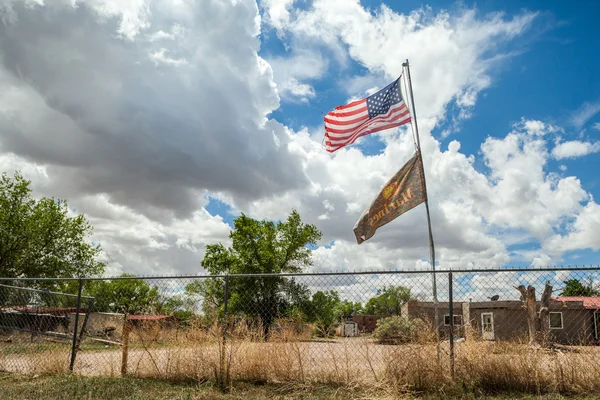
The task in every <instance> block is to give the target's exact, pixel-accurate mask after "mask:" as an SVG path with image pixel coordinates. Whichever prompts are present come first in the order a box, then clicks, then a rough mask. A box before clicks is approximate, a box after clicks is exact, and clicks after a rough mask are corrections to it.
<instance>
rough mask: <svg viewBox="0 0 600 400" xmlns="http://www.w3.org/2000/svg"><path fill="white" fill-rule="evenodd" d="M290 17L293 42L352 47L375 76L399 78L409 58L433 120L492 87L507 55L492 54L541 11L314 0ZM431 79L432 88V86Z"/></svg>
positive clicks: (420, 99)
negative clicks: (402, 10)
mask: <svg viewBox="0 0 600 400" xmlns="http://www.w3.org/2000/svg"><path fill="white" fill-rule="evenodd" d="M288 17H289V18H287V19H286V21H287V22H282V20H280V25H279V29H283V30H285V32H286V33H289V34H291V35H292V37H293V38H294V40H296V41H302V42H307V41H308V42H310V41H311V40H312V41H318V42H319V45H320V46H322V45H326V46H330V47H331V48H332V49H338V48H339V47H340V46H344V47H346V46H347V48H348V53H349V55H350V57H352V58H353V59H354V60H356V61H357V62H359V63H360V64H361V65H363V66H365V67H366V68H368V69H369V74H370V75H376V76H383V75H385V76H386V77H387V79H391V78H393V77H396V76H398V75H399V74H400V72H401V70H402V62H403V61H404V60H405V59H407V58H408V59H409V60H410V63H411V70H412V72H413V76H412V78H413V86H414V91H415V102H416V104H417V110H418V113H419V116H420V117H421V119H423V120H424V119H431V120H432V122H433V123H435V122H436V121H439V120H440V119H441V118H443V117H444V114H445V106H446V105H447V104H448V103H449V102H450V101H451V100H456V103H457V105H458V106H459V107H460V108H462V109H463V111H464V112H465V113H466V112H468V109H469V108H471V107H472V106H473V105H474V104H475V101H476V99H477V95H478V93H479V92H480V91H481V90H483V89H485V88H487V87H488V86H489V85H490V82H491V77H490V70H491V69H492V68H494V66H495V65H497V64H499V63H500V62H503V61H505V59H504V57H505V56H506V55H499V54H497V53H496V54H495V55H494V56H487V54H488V53H490V52H494V50H495V49H496V47H497V46H498V45H499V44H501V43H505V42H507V41H510V40H511V39H512V38H514V37H516V36H519V35H521V34H523V33H524V32H525V31H526V30H527V28H528V27H529V26H530V24H531V22H532V21H533V19H535V17H536V14H534V13H523V14H521V15H518V16H516V17H514V18H512V19H505V18H504V16H503V15H502V14H488V15H485V16H482V17H480V16H479V15H477V13H476V12H475V11H473V10H462V11H461V12H460V13H458V14H457V15H451V14H449V13H446V12H440V13H438V14H437V15H436V14H433V13H432V12H431V11H430V10H429V9H418V10H415V11H413V12H411V13H410V14H407V15H404V14H398V13H396V12H394V11H392V10H391V9H389V8H388V7H386V6H385V5H383V6H381V7H380V8H379V9H377V10H375V11H374V12H371V11H370V10H367V9H366V8H364V7H363V6H362V5H361V4H360V2H359V1H358V0H316V1H314V2H313V3H312V5H311V6H309V8H308V10H306V11H302V12H296V13H293V14H289V16H288ZM432 82H435V85H436V90H434V91H432V90H429V88H430V87H431V85H432ZM364 89H367V87H365V88H364Z"/></svg>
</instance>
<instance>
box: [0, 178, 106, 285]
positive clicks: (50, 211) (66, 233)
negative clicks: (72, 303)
mask: <svg viewBox="0 0 600 400" xmlns="http://www.w3.org/2000/svg"><path fill="white" fill-rule="evenodd" d="M30 184H31V182H29V181H27V180H26V179H24V178H23V176H21V175H20V174H19V173H15V175H14V177H12V178H11V177H9V176H8V175H7V174H6V173H3V174H2V176H1V177H0V271H1V275H3V276H7V277H50V278H54V277H88V276H96V275H100V274H102V272H103V271H104V264H103V263H101V262H98V261H96V257H97V256H98V254H99V253H100V251H101V249H100V246H99V245H97V244H96V245H94V244H91V243H89V242H88V241H87V238H88V237H89V235H90V234H91V232H92V227H91V225H90V224H89V223H88V222H87V220H86V219H85V217H84V216H83V215H78V216H76V217H69V216H68V210H69V208H68V206H67V202H66V201H64V200H56V199H52V198H47V197H42V198H41V199H39V200H35V199H33V198H32V197H31V188H30Z"/></svg>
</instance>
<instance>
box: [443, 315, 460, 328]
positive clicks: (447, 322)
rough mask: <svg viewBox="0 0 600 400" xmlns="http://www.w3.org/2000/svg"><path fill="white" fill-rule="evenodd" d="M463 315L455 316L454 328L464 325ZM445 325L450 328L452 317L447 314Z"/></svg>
mask: <svg viewBox="0 0 600 400" xmlns="http://www.w3.org/2000/svg"><path fill="white" fill-rule="evenodd" d="M462 324H463V323H462V315H455V316H454V326H457V325H462ZM444 325H445V326H450V315H449V314H446V315H444Z"/></svg>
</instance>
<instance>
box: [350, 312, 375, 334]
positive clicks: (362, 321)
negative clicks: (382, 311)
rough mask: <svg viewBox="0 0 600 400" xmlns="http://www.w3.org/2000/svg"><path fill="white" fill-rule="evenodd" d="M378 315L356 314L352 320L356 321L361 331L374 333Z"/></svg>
mask: <svg viewBox="0 0 600 400" xmlns="http://www.w3.org/2000/svg"><path fill="white" fill-rule="evenodd" d="M378 320H379V317H378V316H377V315H355V316H353V317H352V321H354V322H356V325H357V328H358V332H359V333H372V332H373V331H374V330H375V328H376V327H377V321H378Z"/></svg>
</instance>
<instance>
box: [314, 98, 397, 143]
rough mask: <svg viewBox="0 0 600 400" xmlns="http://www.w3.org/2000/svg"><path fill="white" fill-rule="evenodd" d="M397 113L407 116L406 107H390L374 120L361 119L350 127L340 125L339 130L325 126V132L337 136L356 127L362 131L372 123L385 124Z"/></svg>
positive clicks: (328, 125) (329, 125)
mask: <svg viewBox="0 0 600 400" xmlns="http://www.w3.org/2000/svg"><path fill="white" fill-rule="evenodd" d="M397 112H400V113H404V115H406V114H408V109H407V108H406V106H405V105H404V104H402V103H399V104H397V105H396V106H393V107H391V108H390V109H389V111H388V112H387V113H386V114H381V115H379V116H377V117H375V118H372V119H370V120H369V119H362V120H360V121H358V122H355V123H354V124H352V125H350V126H344V125H342V126H341V129H338V128H334V127H336V126H338V125H332V124H325V131H327V132H329V133H338V134H343V133H349V132H353V131H355V130H356V128H358V127H360V128H361V129H362V128H364V127H367V126H370V125H372V124H374V123H381V122H386V120H387V119H388V118H389V117H390V116H392V115H393V114H395V113H397ZM363 124H364V126H361V125H363ZM332 126H333V127H332ZM336 136H337V135H336ZM340 136H345V135H340Z"/></svg>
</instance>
